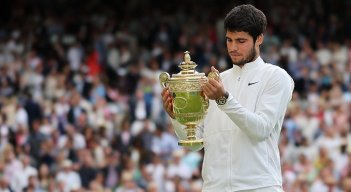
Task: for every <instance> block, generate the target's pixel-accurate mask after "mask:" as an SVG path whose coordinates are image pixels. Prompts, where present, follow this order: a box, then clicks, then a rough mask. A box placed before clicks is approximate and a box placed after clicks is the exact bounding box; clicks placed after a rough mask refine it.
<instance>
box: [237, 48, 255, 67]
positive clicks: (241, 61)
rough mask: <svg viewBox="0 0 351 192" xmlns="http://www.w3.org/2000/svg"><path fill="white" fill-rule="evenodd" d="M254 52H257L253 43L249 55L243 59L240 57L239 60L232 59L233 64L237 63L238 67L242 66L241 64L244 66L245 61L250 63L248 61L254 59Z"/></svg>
mask: <svg viewBox="0 0 351 192" xmlns="http://www.w3.org/2000/svg"><path fill="white" fill-rule="evenodd" d="M256 54H257V52H256V49H255V45H254V46H253V47H252V49H251V51H250V53H249V55H248V56H247V57H246V58H244V59H242V60H240V61H237V62H234V61H233V60H232V62H233V64H234V65H237V66H239V67H242V66H244V65H245V64H246V63H250V62H252V61H254V60H255V58H256Z"/></svg>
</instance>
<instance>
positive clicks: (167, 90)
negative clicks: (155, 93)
mask: <svg viewBox="0 0 351 192" xmlns="http://www.w3.org/2000/svg"><path fill="white" fill-rule="evenodd" d="M167 93H169V88H168V87H166V88H164V89H163V90H162V92H161V95H162V97H163V96H164V95H165V94H167Z"/></svg>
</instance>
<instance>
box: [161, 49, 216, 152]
mask: <svg viewBox="0 0 351 192" xmlns="http://www.w3.org/2000/svg"><path fill="white" fill-rule="evenodd" d="M196 66H197V65H196V63H195V62H193V61H191V59H190V55H189V52H188V51H186V52H185V55H184V61H183V62H182V63H181V64H180V65H179V68H181V71H180V72H179V73H178V74H173V76H172V78H171V77H170V76H169V74H168V73H166V72H162V73H161V74H160V76H159V79H160V82H161V85H162V86H163V87H164V88H165V87H169V90H170V92H171V95H172V98H173V101H172V102H173V112H174V114H175V118H176V120H177V121H178V122H179V123H181V124H183V125H185V126H186V127H185V130H186V132H187V139H185V140H179V142H178V144H179V145H181V146H195V145H202V144H203V139H202V138H201V139H197V138H196V135H195V134H196V125H197V124H198V123H199V122H201V121H202V120H203V119H204V117H205V115H206V114H207V109H208V106H209V101H208V98H207V97H206V96H205V95H204V93H203V91H202V90H201V85H202V84H203V83H205V82H206V81H207V78H206V76H205V74H204V73H198V72H197V71H196V70H195V67H196ZM208 76H209V78H215V79H218V78H219V74H218V73H215V72H210V73H209V74H208Z"/></svg>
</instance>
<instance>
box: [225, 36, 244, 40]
mask: <svg viewBox="0 0 351 192" xmlns="http://www.w3.org/2000/svg"><path fill="white" fill-rule="evenodd" d="M226 38H227V39H231V40H236V41H240V40H247V38H244V37H239V38H236V39H232V38H230V37H228V36H226Z"/></svg>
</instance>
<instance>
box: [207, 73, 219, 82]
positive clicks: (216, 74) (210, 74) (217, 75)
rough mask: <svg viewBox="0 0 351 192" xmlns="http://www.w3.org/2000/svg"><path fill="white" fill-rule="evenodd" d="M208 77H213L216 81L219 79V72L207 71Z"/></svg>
mask: <svg viewBox="0 0 351 192" xmlns="http://www.w3.org/2000/svg"><path fill="white" fill-rule="evenodd" d="M207 76H208V78H209V79H214V80H216V81H219V80H220V78H221V77H220V76H219V73H218V72H217V71H211V72H209V73H208V75H207Z"/></svg>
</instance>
